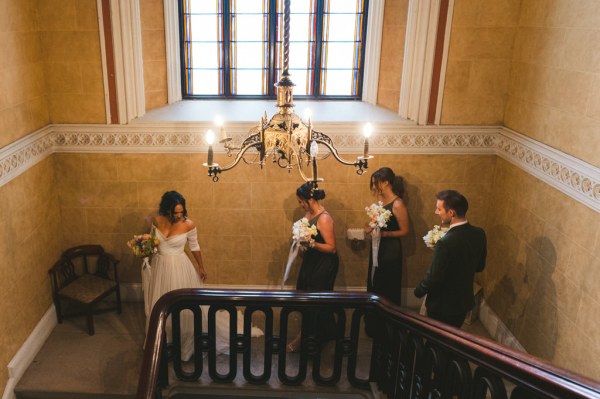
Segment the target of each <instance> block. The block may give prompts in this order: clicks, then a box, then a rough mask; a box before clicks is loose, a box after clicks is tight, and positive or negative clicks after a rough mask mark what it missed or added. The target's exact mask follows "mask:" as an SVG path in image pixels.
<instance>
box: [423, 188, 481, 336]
mask: <svg viewBox="0 0 600 399" xmlns="http://www.w3.org/2000/svg"><path fill="white" fill-rule="evenodd" d="M468 209H469V203H468V202H467V199H466V198H465V197H464V196H463V195H462V194H460V193H459V192H457V191H454V190H447V191H441V192H439V193H438V194H437V203H436V209H435V213H436V214H437V215H439V216H440V219H441V220H442V224H443V225H450V227H449V230H448V232H447V233H446V235H445V236H444V237H442V238H441V239H440V240H439V241H438V242H437V244H436V245H435V249H434V252H433V260H432V261H431V266H430V267H429V270H427V275H426V276H425V278H424V279H423V280H422V281H421V282H420V283H419V284H418V285H417V287H416V288H415V296H417V297H418V298H421V297H423V296H425V295H426V294H427V299H426V300H425V305H426V307H427V316H429V317H431V318H432V319H435V320H439V321H442V322H444V323H447V324H450V325H452V326H454V327H459V328H460V326H461V325H462V323H463V322H464V320H465V316H466V315H467V313H468V312H469V310H471V309H472V308H473V306H474V305H475V301H474V299H473V279H474V276H475V273H476V272H480V271H482V270H483V268H484V267H485V258H486V255H487V240H486V236H485V232H484V231H483V229H481V228H479V227H475V226H472V225H471V224H469V222H468V221H467V219H466V214H467V210H468Z"/></svg>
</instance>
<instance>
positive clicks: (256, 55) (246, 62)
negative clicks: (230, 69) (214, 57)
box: [234, 42, 263, 69]
mask: <svg viewBox="0 0 600 399" xmlns="http://www.w3.org/2000/svg"><path fill="white" fill-rule="evenodd" d="M262 46H263V44H262V43H247V42H239V43H235V58H234V63H235V68H237V69H245V68H254V69H262V68H263V58H262V56H261V55H262Z"/></svg>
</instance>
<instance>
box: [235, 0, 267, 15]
mask: <svg viewBox="0 0 600 399" xmlns="http://www.w3.org/2000/svg"><path fill="white" fill-rule="evenodd" d="M263 3H264V0H237V1H233V2H232V4H233V8H234V10H235V12H236V13H256V12H260V13H262V12H263V11H264V10H263Z"/></svg>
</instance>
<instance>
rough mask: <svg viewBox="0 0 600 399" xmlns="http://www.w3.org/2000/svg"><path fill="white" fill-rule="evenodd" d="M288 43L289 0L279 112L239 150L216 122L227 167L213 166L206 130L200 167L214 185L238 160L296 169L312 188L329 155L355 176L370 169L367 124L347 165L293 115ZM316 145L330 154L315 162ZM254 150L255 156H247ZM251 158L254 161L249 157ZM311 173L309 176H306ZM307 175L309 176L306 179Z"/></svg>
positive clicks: (325, 139)
mask: <svg viewBox="0 0 600 399" xmlns="http://www.w3.org/2000/svg"><path fill="white" fill-rule="evenodd" d="M289 41H290V0H285V2H284V34H283V72H282V75H281V79H280V80H279V82H277V83H276V84H275V87H276V88H277V103H276V106H277V107H278V108H279V112H278V113H277V114H275V115H274V116H273V117H272V118H271V119H270V120H267V113H266V112H265V114H264V116H262V117H261V118H260V123H259V124H258V126H255V127H253V128H252V129H250V132H249V135H248V137H247V138H246V139H245V140H244V141H243V142H242V144H241V145H240V146H239V147H236V146H234V145H233V144H232V143H231V137H228V136H227V133H226V132H225V129H224V127H223V121H222V120H221V119H220V118H219V119H218V120H217V121H216V122H215V124H216V125H217V126H219V127H220V139H219V142H220V143H222V144H223V145H224V148H225V150H226V153H227V155H228V156H233V155H235V159H234V160H233V162H231V163H230V164H229V165H226V166H223V167H221V166H220V165H219V164H218V163H214V162H213V148H212V144H213V141H214V133H213V132H212V131H211V130H209V131H208V132H207V136H206V142H207V144H208V160H207V162H206V163H204V164H203V165H204V166H206V167H208V176H209V177H212V180H213V181H214V182H217V181H218V180H219V174H220V173H222V172H226V171H228V170H230V169H233V168H234V167H235V166H237V165H238V164H239V163H240V161H241V160H244V162H245V163H247V164H258V165H260V167H261V168H262V167H263V166H264V165H265V162H266V160H267V159H270V160H271V162H272V163H276V164H277V165H278V166H279V167H281V168H285V169H288V170H290V171H291V170H292V169H293V168H298V171H299V172H300V175H301V176H302V178H303V179H304V181H306V182H311V183H312V184H313V186H314V187H317V185H318V183H319V182H321V181H323V178H320V177H319V176H318V167H317V160H318V159H324V158H326V157H328V156H329V155H330V154H332V155H333V156H334V158H335V159H336V160H337V161H338V162H340V163H342V164H344V165H350V166H355V167H356V173H357V174H358V175H362V174H363V173H364V171H365V169H367V168H368V167H369V165H368V161H369V159H371V158H373V157H372V156H370V155H369V142H368V139H369V136H370V135H371V133H372V127H371V125H370V124H367V126H366V127H365V130H364V136H365V140H364V151H363V155H362V156H359V157H357V158H356V161H354V162H351V161H346V160H345V159H343V158H342V157H340V155H339V154H338V151H337V149H336V148H335V146H334V144H333V141H332V140H331V138H330V137H329V136H327V135H326V134H325V133H321V132H318V131H316V130H314V129H313V128H312V122H311V118H310V115H308V116H306V122H305V121H303V120H302V119H301V118H300V117H299V116H298V115H296V114H295V113H294V96H293V88H294V86H295V85H294V83H293V82H292V80H291V79H290V74H289V71H288V68H289ZM319 144H321V145H323V146H325V147H326V148H327V149H328V150H329V152H328V153H326V154H323V155H322V156H321V158H318V153H319ZM252 149H254V150H255V151H256V152H257V153H254V154H253V155H252V153H249V154H247V152H248V151H250V150H252ZM252 156H253V157H252ZM308 170H310V173H309V172H308ZM309 175H310V176H309Z"/></svg>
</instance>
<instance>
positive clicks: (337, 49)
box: [323, 43, 354, 69]
mask: <svg viewBox="0 0 600 399" xmlns="http://www.w3.org/2000/svg"><path fill="white" fill-rule="evenodd" d="M353 66H354V43H326V45H325V55H324V57H323V67H324V68H326V69H331V68H337V69H352V68H353Z"/></svg>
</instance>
